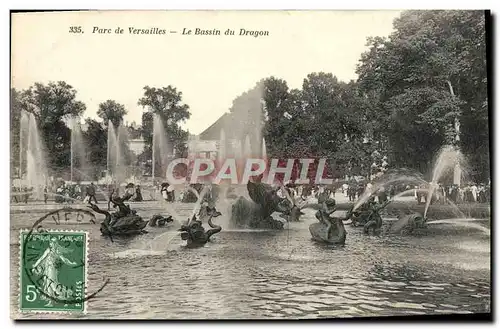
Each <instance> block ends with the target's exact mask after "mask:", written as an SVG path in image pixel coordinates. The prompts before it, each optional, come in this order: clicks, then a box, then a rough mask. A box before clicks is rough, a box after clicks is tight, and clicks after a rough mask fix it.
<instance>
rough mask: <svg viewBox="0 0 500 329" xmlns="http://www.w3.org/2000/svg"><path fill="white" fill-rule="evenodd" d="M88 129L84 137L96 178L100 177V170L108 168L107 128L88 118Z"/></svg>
mask: <svg viewBox="0 0 500 329" xmlns="http://www.w3.org/2000/svg"><path fill="white" fill-rule="evenodd" d="M85 124H86V125H87V130H86V131H85V132H84V138H85V140H87V141H92V142H91V143H87V145H88V146H87V152H88V161H89V164H90V166H91V167H92V168H93V169H94V172H93V173H90V174H91V175H93V177H94V178H97V177H99V172H100V171H101V170H104V169H105V168H106V159H107V151H108V150H107V143H108V137H107V130H106V128H105V127H104V126H103V124H101V123H100V122H99V121H96V120H93V119H90V118H87V119H86V120H85Z"/></svg>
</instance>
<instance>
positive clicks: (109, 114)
mask: <svg viewBox="0 0 500 329" xmlns="http://www.w3.org/2000/svg"><path fill="white" fill-rule="evenodd" d="M126 114H127V110H125V106H124V105H122V104H119V103H117V102H115V101H114V100H110V99H108V100H107V101H105V102H103V103H100V104H99V109H98V110H97V116H99V118H101V119H102V120H103V122H104V125H105V126H106V127H107V125H108V122H109V121H111V122H112V123H113V126H114V127H115V128H117V127H118V126H119V125H120V124H121V123H123V117H124V116H125V115H126Z"/></svg>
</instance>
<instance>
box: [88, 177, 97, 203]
mask: <svg viewBox="0 0 500 329" xmlns="http://www.w3.org/2000/svg"><path fill="white" fill-rule="evenodd" d="M86 196H88V197H89V200H88V203H91V202H92V200H94V202H95V203H96V204H97V203H98V202H97V199H96V197H95V185H94V182H92V183H90V185H89V186H87V195H86Z"/></svg>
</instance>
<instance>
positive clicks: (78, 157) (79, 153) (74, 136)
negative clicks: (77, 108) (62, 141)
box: [69, 117, 87, 182]
mask: <svg viewBox="0 0 500 329" xmlns="http://www.w3.org/2000/svg"><path fill="white" fill-rule="evenodd" d="M69 125H70V129H71V169H70V170H71V172H70V181H71V182H73V177H74V170H75V169H76V168H75V167H78V168H80V169H79V172H83V171H85V169H86V168H87V166H86V165H87V164H86V158H85V157H86V152H85V143H84V141H83V136H82V128H81V124H80V118H79V117H72V118H71V120H70V122H69ZM79 180H81V177H79Z"/></svg>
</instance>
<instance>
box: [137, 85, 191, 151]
mask: <svg viewBox="0 0 500 329" xmlns="http://www.w3.org/2000/svg"><path fill="white" fill-rule="evenodd" d="M138 105H141V106H143V107H144V108H145V109H146V112H144V113H143V115H142V136H143V138H144V139H145V141H146V150H145V152H144V153H145V154H144V155H143V156H142V157H141V158H147V159H151V149H152V145H153V114H157V115H159V116H160V117H161V119H162V121H163V125H164V128H165V132H166V135H167V139H168V145H173V147H174V148H175V151H176V154H177V156H183V155H185V153H186V150H187V149H186V142H187V138H188V132H187V131H184V130H183V129H182V128H181V127H180V125H179V124H180V123H181V122H185V121H186V120H188V119H189V118H190V117H191V113H190V112H189V106H188V105H186V104H182V92H180V91H177V89H176V88H175V87H173V86H168V87H163V88H154V87H149V86H145V87H144V96H143V97H142V98H141V99H139V102H138Z"/></svg>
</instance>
